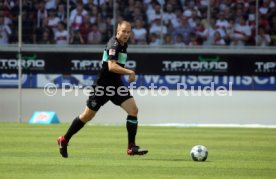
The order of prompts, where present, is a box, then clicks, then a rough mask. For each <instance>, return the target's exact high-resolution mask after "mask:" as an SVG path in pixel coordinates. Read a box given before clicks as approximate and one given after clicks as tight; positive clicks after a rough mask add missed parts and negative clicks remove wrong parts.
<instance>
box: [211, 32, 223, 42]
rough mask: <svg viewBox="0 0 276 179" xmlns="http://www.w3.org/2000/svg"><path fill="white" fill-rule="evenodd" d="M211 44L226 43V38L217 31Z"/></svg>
mask: <svg viewBox="0 0 276 179" xmlns="http://www.w3.org/2000/svg"><path fill="white" fill-rule="evenodd" d="M211 45H226V43H225V40H224V39H223V38H222V37H221V35H220V33H219V32H218V31H215V33H214V38H213V41H212V42H211Z"/></svg>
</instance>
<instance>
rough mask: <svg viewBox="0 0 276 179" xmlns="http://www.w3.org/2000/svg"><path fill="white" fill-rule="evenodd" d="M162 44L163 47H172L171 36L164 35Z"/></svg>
mask: <svg viewBox="0 0 276 179" xmlns="http://www.w3.org/2000/svg"><path fill="white" fill-rule="evenodd" d="M163 44H164V45H173V39H172V36H171V35H170V34H165V35H164V41H163Z"/></svg>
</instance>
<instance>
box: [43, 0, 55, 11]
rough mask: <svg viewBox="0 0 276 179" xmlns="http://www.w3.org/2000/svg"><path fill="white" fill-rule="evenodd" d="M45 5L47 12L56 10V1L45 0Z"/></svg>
mask: <svg viewBox="0 0 276 179" xmlns="http://www.w3.org/2000/svg"><path fill="white" fill-rule="evenodd" d="M45 2H46V4H45V8H46V9H47V10H49V9H56V8H57V5H56V0H45Z"/></svg>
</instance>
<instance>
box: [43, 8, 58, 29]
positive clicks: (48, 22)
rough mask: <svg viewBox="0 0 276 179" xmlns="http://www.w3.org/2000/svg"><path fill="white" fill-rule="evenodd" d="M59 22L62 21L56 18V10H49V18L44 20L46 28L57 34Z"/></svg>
mask: <svg viewBox="0 0 276 179" xmlns="http://www.w3.org/2000/svg"><path fill="white" fill-rule="evenodd" d="M59 22H60V19H59V18H58V17H57V16H56V10H55V9H49V10H48V17H46V18H45V19H44V27H47V28H49V29H52V31H53V32H54V33H55V32H56V31H57V26H58V23H59Z"/></svg>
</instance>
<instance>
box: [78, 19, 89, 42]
mask: <svg viewBox="0 0 276 179" xmlns="http://www.w3.org/2000/svg"><path fill="white" fill-rule="evenodd" d="M91 26H92V24H91V23H90V16H84V19H83V22H82V24H81V26H80V33H81V36H82V37H83V40H84V41H85V43H87V37H88V34H89V33H90V32H91V31H92V27H91Z"/></svg>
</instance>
